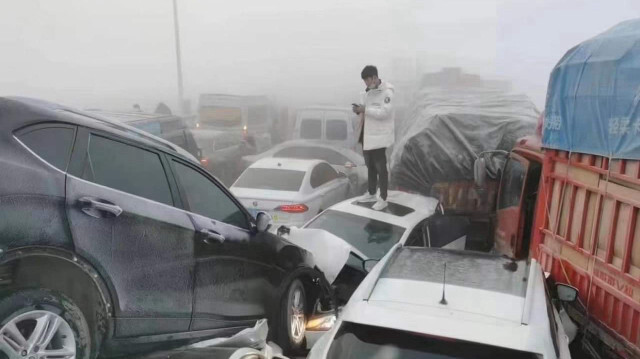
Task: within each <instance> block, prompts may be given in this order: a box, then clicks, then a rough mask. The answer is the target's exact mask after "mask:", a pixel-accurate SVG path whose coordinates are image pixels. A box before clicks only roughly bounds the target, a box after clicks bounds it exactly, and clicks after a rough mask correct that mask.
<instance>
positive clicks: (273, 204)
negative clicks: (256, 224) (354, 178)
mask: <svg viewBox="0 0 640 359" xmlns="http://www.w3.org/2000/svg"><path fill="white" fill-rule="evenodd" d="M231 192H232V193H233V194H234V195H235V196H236V197H237V198H238V199H239V200H240V202H242V204H243V205H244V206H245V207H246V208H247V209H248V210H249V212H250V213H251V214H253V215H254V216H255V215H256V214H257V213H258V212H260V211H262V212H267V213H269V214H270V215H271V217H272V218H273V227H272V228H273V229H274V230H275V229H276V228H278V227H279V226H281V225H289V226H302V225H303V224H304V223H305V222H307V221H308V220H309V219H311V218H313V216H315V215H316V214H318V213H320V212H322V211H323V210H324V209H326V208H328V207H330V206H332V205H333V204H335V203H338V202H340V201H342V200H344V199H345V198H347V196H348V192H349V179H348V178H347V176H346V175H345V174H344V173H342V172H338V171H336V170H335V169H334V168H333V167H331V165H329V164H328V163H327V162H325V161H320V160H297V159H289V158H263V159H261V160H258V161H256V162H255V163H253V164H252V165H251V166H250V167H249V168H247V169H246V170H245V171H244V172H243V173H242V175H240V177H239V178H238V179H237V180H236V182H235V183H234V184H233V185H232V186H231Z"/></svg>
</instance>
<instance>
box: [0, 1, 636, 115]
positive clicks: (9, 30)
mask: <svg viewBox="0 0 640 359" xmlns="http://www.w3.org/2000/svg"><path fill="white" fill-rule="evenodd" d="M177 1H178V9H179V21H180V35H181V41H182V57H183V71H184V86H185V93H186V96H187V97H188V98H189V99H191V100H192V102H193V103H194V105H195V103H196V102H197V96H198V95H199V94H200V93H203V92H219V93H220V92H221V93H236V94H269V95H274V96H277V97H278V98H279V99H280V101H281V102H283V103H284V102H287V101H289V102H291V101H294V100H295V101H296V102H307V103H311V102H316V103H321V102H322V103H339V104H346V105H348V104H349V103H351V102H353V100H354V99H355V98H357V94H358V92H359V91H361V90H362V88H363V85H362V82H361V80H360V78H359V74H360V70H361V69H362V67H363V66H364V65H366V64H375V65H378V67H379V70H380V75H381V77H382V78H383V79H385V78H386V79H389V80H393V79H398V78H400V77H401V76H402V75H406V74H407V73H414V72H424V71H437V70H439V69H440V68H442V67H443V66H461V67H463V68H465V69H466V70H467V71H469V72H473V73H478V74H481V75H483V76H487V77H497V78H502V79H508V80H511V81H512V82H513V83H514V87H515V89H516V90H517V91H520V92H524V93H526V94H528V95H529V96H530V97H531V98H532V99H533V100H534V102H535V103H536V105H538V107H542V106H543V104H544V96H545V91H546V85H547V80H548V75H549V72H550V71H551V69H552V68H553V65H554V64H555V63H556V62H557V61H558V60H559V58H560V57H561V56H562V55H563V54H564V52H565V51H566V50H568V49H569V48H571V47H572V46H574V45H576V44H577V43H579V42H580V41H582V40H585V39H587V38H589V37H592V36H594V35H596V34H598V33H600V32H602V31H604V30H606V29H608V28H610V27H611V26H613V25H615V24H616V23H618V22H620V21H623V20H626V19H631V18H635V17H640V1H638V0H607V1H600V0H536V1H531V0H511V1H507V0H486V1H485V0H438V1H435V0H384V1H383V0H353V1H348V0H323V1H313V2H312V1H304V0H270V1H265V0H235V1H211V0H207V1H203V0H177ZM0 5H1V6H2V9H3V11H2V12H0V48H1V49H2V52H1V53H0V95H23V96H32V97H40V98H44V99H48V100H52V101H57V102H61V103H65V104H69V105H73V106H78V107H82V108H87V107H93V108H105V109H117V108H119V109H124V108H130V107H131V105H132V104H133V103H140V104H141V105H142V106H143V108H144V109H147V110H152V109H153V107H154V106H155V104H156V103H157V102H158V101H165V102H167V103H168V104H169V105H171V106H175V104H176V97H177V80H176V58H175V43H174V32H173V31H174V28H173V7H172V0H100V1H98V0H39V1H38V0H20V1H18V0H0ZM399 64H415V68H416V69H417V70H416V69H414V68H413V67H414V66H409V67H408V68H400V69H399V68H398V67H399V66H398V65H399Z"/></svg>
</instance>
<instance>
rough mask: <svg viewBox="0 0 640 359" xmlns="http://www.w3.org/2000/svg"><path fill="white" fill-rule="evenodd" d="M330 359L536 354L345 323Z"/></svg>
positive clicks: (522, 358) (523, 358) (528, 358)
mask: <svg viewBox="0 0 640 359" xmlns="http://www.w3.org/2000/svg"><path fill="white" fill-rule="evenodd" d="M327 358H328V359H371V358H385V359H454V358H456V359H535V358H537V356H536V355H535V354H533V353H527V352H521V351H516V350H511V349H505V348H499V347H494V346H490V345H483V344H476V343H471V342H465V341H459V340H455V339H447V338H440V337H432V336H429V335H424V334H423V335H421V334H418V333H411V332H405V331H400V330H394V329H387V328H380V327H373V326H368V325H362V324H355V323H349V322H344V323H343V324H342V327H341V328H340V331H339V332H338V333H337V334H336V336H335V338H334V341H333V344H332V345H331V348H330V349H329V353H328V354H327Z"/></svg>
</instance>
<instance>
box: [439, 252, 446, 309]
mask: <svg viewBox="0 0 640 359" xmlns="http://www.w3.org/2000/svg"><path fill="white" fill-rule="evenodd" d="M446 283H447V263H446V262H445V264H444V272H443V273H442V299H440V304H442V305H447V300H446V299H445V297H444V287H445V285H446Z"/></svg>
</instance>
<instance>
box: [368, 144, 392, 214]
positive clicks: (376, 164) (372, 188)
mask: <svg viewBox="0 0 640 359" xmlns="http://www.w3.org/2000/svg"><path fill="white" fill-rule="evenodd" d="M386 151H387V149H386V148H376V149H375V150H369V151H362V153H363V154H364V163H365V164H366V165H367V169H368V170H369V194H376V188H377V187H378V180H379V181H380V197H381V198H382V199H383V200H385V201H386V200H387V188H388V187H389V173H388V172H387V154H386Z"/></svg>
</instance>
